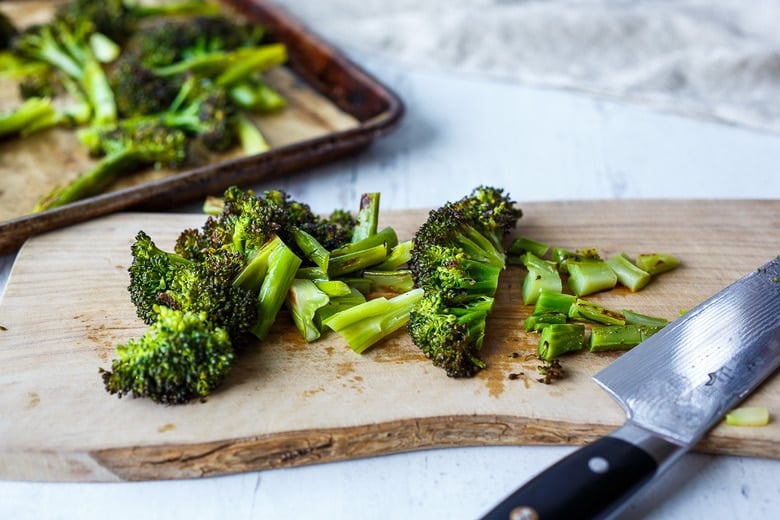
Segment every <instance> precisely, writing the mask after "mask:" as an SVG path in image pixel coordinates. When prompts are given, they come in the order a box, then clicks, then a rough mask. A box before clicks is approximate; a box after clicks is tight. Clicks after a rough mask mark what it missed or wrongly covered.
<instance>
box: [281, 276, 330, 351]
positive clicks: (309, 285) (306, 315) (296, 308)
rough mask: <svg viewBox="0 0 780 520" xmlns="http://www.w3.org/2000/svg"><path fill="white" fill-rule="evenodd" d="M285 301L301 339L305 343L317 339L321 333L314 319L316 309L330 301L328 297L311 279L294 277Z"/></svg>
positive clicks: (319, 326) (319, 325)
mask: <svg viewBox="0 0 780 520" xmlns="http://www.w3.org/2000/svg"><path fill="white" fill-rule="evenodd" d="M285 302H286V304H287V308H288V309H289V311H290V314H291V315H292V318H293V322H295V326H296V327H297V328H298V330H299V331H300V333H301V336H302V337H303V339H304V340H305V341H306V342H307V343H310V342H312V341H315V340H317V339H318V338H319V337H320V335H321V333H322V330H321V324H318V323H317V319H316V316H317V311H318V310H320V309H321V308H322V307H325V306H326V305H327V304H328V303H330V297H329V296H328V295H327V294H326V293H325V292H323V291H322V290H321V289H320V288H319V287H318V286H317V284H315V283H314V282H313V281H311V280H306V279H300V278H296V279H294V280H293V281H292V284H291V285H290V290H289V291H288V292H287V297H286V300H285Z"/></svg>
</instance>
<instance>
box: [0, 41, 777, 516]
mask: <svg viewBox="0 0 780 520" xmlns="http://www.w3.org/2000/svg"><path fill="white" fill-rule="evenodd" d="M352 55H353V58H354V59H356V60H357V61H359V62H360V63H361V64H363V65H364V66H365V67H367V68H368V69H369V70H370V71H371V72H373V73H375V74H376V75H377V76H378V77H379V78H380V79H381V80H382V81H383V82H385V83H387V84H389V85H391V86H392V87H393V88H394V89H395V90H396V91H398V93H399V94H400V95H401V96H402V97H403V99H404V100H405V102H406V105H407V115H406V117H405V120H404V123H403V125H402V127H401V128H400V129H399V131H397V132H396V133H394V134H393V135H391V136H389V137H387V138H384V139H383V140H381V141H380V142H378V143H377V144H376V145H375V146H373V147H372V148H370V149H369V150H367V151H366V152H364V153H362V154H360V155H358V156H356V157H353V158H350V159H347V160H343V161H341V162H338V163H334V164H331V165H326V166H323V167H320V168H316V169H312V170H310V171H308V172H305V173H301V174H298V175H295V176H291V177H290V178H288V179H284V180H282V181H279V182H271V183H266V184H263V185H258V186H255V189H258V190H262V189H266V188H282V189H285V190H287V191H288V192H290V193H291V194H292V195H293V196H294V197H295V198H297V199H300V200H303V201H306V202H308V203H310V204H311V205H312V206H313V208H314V209H315V210H318V211H329V210H331V209H333V208H334V207H351V206H352V205H354V204H355V202H356V201H357V198H358V196H359V194H360V193H362V192H365V191H380V192H381V193H382V207H383V208H388V209H390V208H394V209H403V208H419V207H432V206H436V205H439V204H441V203H443V202H444V201H446V200H449V199H453V198H457V197H460V196H461V195H463V194H465V193H466V192H468V191H469V190H470V189H471V188H473V187H474V186H476V185H478V184H491V185H495V186H501V187H504V188H505V189H507V190H508V191H509V192H510V193H511V194H512V195H513V196H514V198H516V199H517V200H519V201H521V203H522V201H543V200H554V199H599V198H606V199H610V198H773V199H774V198H780V177H779V176H778V175H777V169H778V166H777V165H778V164H780V137H778V136H775V135H768V134H761V133H756V132H751V131H747V130H743V129H739V128H734V127H726V126H721V125H715V124H710V123H706V122H701V121H695V120H690V119H683V118H679V117H675V116H671V115H664V114H659V113H655V112H652V111H650V110H647V109H644V108H641V107H637V106H627V105H620V104H615V103H612V102H607V101H604V100H596V99H592V98H588V97H585V96H582V95H576V94H572V93H566V92H560V91H549V90H547V91H546V90H539V89H532V88H525V87H519V86H516V85H511V84H507V83H500V82H492V81H488V80H484V79H481V78H477V77H462V76H457V75H446V74H442V73H438V72H433V71H430V70H425V69H422V68H411V69H410V68H408V67H401V66H399V65H398V64H395V63H393V62H387V61H386V60H382V59H379V57H377V56H373V55H367V54H361V53H359V52H354V51H353V52H352ZM521 205H522V204H521ZM178 210H179V211H196V210H197V208H194V207H187V208H178ZM779 252H780V251H779ZM0 258H1V260H0V284H2V285H4V283H5V280H6V278H7V275H8V269H9V267H10V264H11V261H12V256H8V255H7V256H5V257H0ZM774 412H775V413H777V411H774ZM776 420H777V419H776ZM571 449H572V448H570V447H486V448H458V449H441V450H431V451H421V452H416V453H409V454H400V455H392V456H384V457H377V458H369V459H364V460H356V461H350V462H340V463H331V464H323V465H316V466H308V467H300V468H293V469H281V470H272V471H262V472H256V473H248V474H240V475H234V476H227V477H219V478H208V479H201V480H188V481H169V482H143V483H120V484H50V483H46V484H42V483H21V482H0V518H8V519H11V518H13V519H23V518H30V519H32V518H35V519H49V518H51V519H54V518H68V519H69V518H86V519H93V518H94V519H102V518H106V517H111V518H112V519H114V520H119V519H133V520H136V519H138V518H144V519H169V518H198V519H212V518H213V519H225V518H303V517H309V516H316V517H318V518H338V519H351V518H355V519H369V518H387V519H396V518H451V519H469V518H474V517H476V516H478V515H479V514H480V513H482V512H484V511H486V510H487V509H489V508H490V507H491V506H492V505H493V504H494V503H495V502H497V501H498V500H500V499H501V498H502V497H503V496H504V495H505V494H506V493H508V492H510V491H511V490H513V489H514V488H515V487H517V486H518V485H519V484H521V483H523V482H524V481H525V480H526V479H528V478H530V477H531V476H532V475H533V474H535V473H536V472H538V471H539V470H541V469H542V468H543V467H544V466H546V465H548V464H550V463H552V462H554V461H555V460H556V459H558V458H560V457H562V456H563V455H564V454H566V453H568V452H569V451H570V450H571ZM779 475H780V461H773V460H762V459H747V458H738V457H711V456H705V455H697V454H694V455H689V456H686V457H685V458H684V459H683V460H682V461H681V462H680V463H679V464H678V465H677V466H675V467H674V468H673V469H672V470H671V471H670V472H669V473H668V474H667V475H666V477H665V478H664V479H663V480H660V481H658V482H656V483H655V484H653V485H651V486H650V487H649V488H648V489H646V491H645V492H643V493H642V495H641V496H640V497H639V498H638V500H637V501H636V502H635V503H634V504H633V505H632V506H631V507H630V508H629V509H628V510H627V511H626V512H624V514H623V516H622V517H621V518H626V519H629V518H650V519H664V520H676V519H679V520H682V519H685V520H689V519H697V518H707V519H708V520H712V519H734V518H756V519H757V518H769V517H772V516H773V513H774V514H776V513H777V511H780V479H779V478H778V476H779Z"/></svg>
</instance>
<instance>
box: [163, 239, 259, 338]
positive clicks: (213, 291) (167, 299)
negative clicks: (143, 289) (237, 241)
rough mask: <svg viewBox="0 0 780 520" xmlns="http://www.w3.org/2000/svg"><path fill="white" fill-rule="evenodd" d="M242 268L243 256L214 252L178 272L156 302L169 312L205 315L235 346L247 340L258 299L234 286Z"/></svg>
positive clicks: (255, 318)
mask: <svg viewBox="0 0 780 520" xmlns="http://www.w3.org/2000/svg"><path fill="white" fill-rule="evenodd" d="M244 266H245V260H244V257H243V255H240V254H238V253H231V252H227V251H214V252H212V253H210V254H207V255H205V257H204V259H203V260H202V261H199V262H193V263H191V264H188V265H187V266H186V267H185V268H183V269H178V270H177V271H176V272H175V273H174V276H173V279H172V280H171V281H170V284H169V285H168V287H167V288H166V289H165V290H164V291H161V292H160V293H158V295H157V298H156V302H157V303H158V304H161V305H165V306H167V307H170V308H172V309H177V310H182V311H187V312H195V313H199V312H205V313H206V314H207V315H208V316H209V320H211V322H212V323H214V324H215V325H216V326H218V327H220V328H222V329H225V330H226V331H227V332H228V334H229V335H230V337H231V339H232V340H233V342H234V343H236V342H238V341H243V340H245V339H246V334H247V332H248V331H249V329H250V327H252V325H254V324H255V322H256V321H257V295H256V293H255V292H253V291H250V290H247V289H244V288H242V287H239V286H237V285H235V284H234V283H233V282H234V280H235V279H236V277H237V276H238V274H239V273H240V272H241V270H242V269H243V268H244Z"/></svg>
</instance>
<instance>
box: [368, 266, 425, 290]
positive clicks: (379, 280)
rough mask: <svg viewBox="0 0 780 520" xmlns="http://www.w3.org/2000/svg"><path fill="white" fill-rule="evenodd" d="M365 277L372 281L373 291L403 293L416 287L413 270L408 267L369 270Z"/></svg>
mask: <svg viewBox="0 0 780 520" xmlns="http://www.w3.org/2000/svg"><path fill="white" fill-rule="evenodd" d="M363 278H364V279H366V280H369V281H371V291H372V292H390V293H396V294H401V293H405V292H407V291H411V290H412V289H413V288H414V279H413V278H412V272H411V271H410V270H408V269H396V270H394V271H379V270H367V271H363Z"/></svg>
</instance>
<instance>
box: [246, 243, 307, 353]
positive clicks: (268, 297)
mask: <svg viewBox="0 0 780 520" xmlns="http://www.w3.org/2000/svg"><path fill="white" fill-rule="evenodd" d="M300 265H301V259H300V258H299V257H298V256H296V255H295V253H294V252H293V251H292V249H290V248H289V247H287V245H286V244H285V243H284V242H282V241H281V240H280V241H279V243H278V244H277V245H276V247H274V248H273V249H272V250H271V252H270V254H269V255H268V271H267V272H266V275H265V277H264V278H263V282H262V285H261V286H260V291H259V293H258V295H257V321H256V322H255V324H254V325H253V326H252V327H251V329H250V331H251V332H252V334H254V335H255V337H257V338H258V339H261V340H262V339H265V338H266V337H267V336H268V333H269V332H270V331H271V326H272V325H273V324H274V322H275V321H276V317H277V315H278V314H279V310H280V309H281V308H282V305H284V301H285V298H286V297H287V293H288V291H289V290H290V286H291V285H292V283H293V280H294V279H295V273H296V271H297V270H298V267H300Z"/></svg>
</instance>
